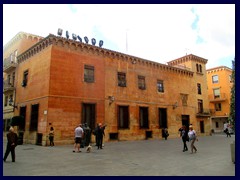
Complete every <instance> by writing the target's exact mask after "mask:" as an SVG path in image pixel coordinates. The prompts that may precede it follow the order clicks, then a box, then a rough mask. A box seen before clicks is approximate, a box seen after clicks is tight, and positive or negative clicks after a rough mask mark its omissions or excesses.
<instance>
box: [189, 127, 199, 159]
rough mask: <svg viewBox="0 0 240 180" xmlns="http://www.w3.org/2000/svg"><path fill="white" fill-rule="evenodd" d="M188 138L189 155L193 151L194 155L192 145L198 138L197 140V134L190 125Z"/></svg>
mask: <svg viewBox="0 0 240 180" xmlns="http://www.w3.org/2000/svg"><path fill="white" fill-rule="evenodd" d="M188 137H189V140H190V142H191V154H192V153H193V150H194V151H195V153H196V152H197V148H196V146H195V145H194V143H195V141H198V138H197V133H196V131H195V130H193V126H192V125H190V126H189V132H188Z"/></svg>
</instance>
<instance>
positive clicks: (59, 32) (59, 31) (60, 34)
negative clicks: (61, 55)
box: [57, 28, 63, 36]
mask: <svg viewBox="0 0 240 180" xmlns="http://www.w3.org/2000/svg"><path fill="white" fill-rule="evenodd" d="M62 31H63V30H62V29H60V28H58V33H57V34H58V35H59V36H62Z"/></svg>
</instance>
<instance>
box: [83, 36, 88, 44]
mask: <svg viewBox="0 0 240 180" xmlns="http://www.w3.org/2000/svg"><path fill="white" fill-rule="evenodd" d="M84 40H85V42H86V43H87V44H88V37H87V36H85V37H84Z"/></svg>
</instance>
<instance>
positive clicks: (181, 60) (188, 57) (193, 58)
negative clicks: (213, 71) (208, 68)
mask: <svg viewBox="0 0 240 180" xmlns="http://www.w3.org/2000/svg"><path fill="white" fill-rule="evenodd" d="M187 61H196V62H198V63H203V64H207V61H208V60H207V59H204V58H201V57H199V56H196V55H193V54H189V55H186V56H183V57H181V58H178V59H175V60H172V61H169V62H168V65H171V66H173V65H177V64H181V63H184V62H187Z"/></svg>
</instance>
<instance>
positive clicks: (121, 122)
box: [118, 106, 129, 129]
mask: <svg viewBox="0 0 240 180" xmlns="http://www.w3.org/2000/svg"><path fill="white" fill-rule="evenodd" d="M128 126H129V110H128V106H118V127H119V128H120V129H126V128H128Z"/></svg>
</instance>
